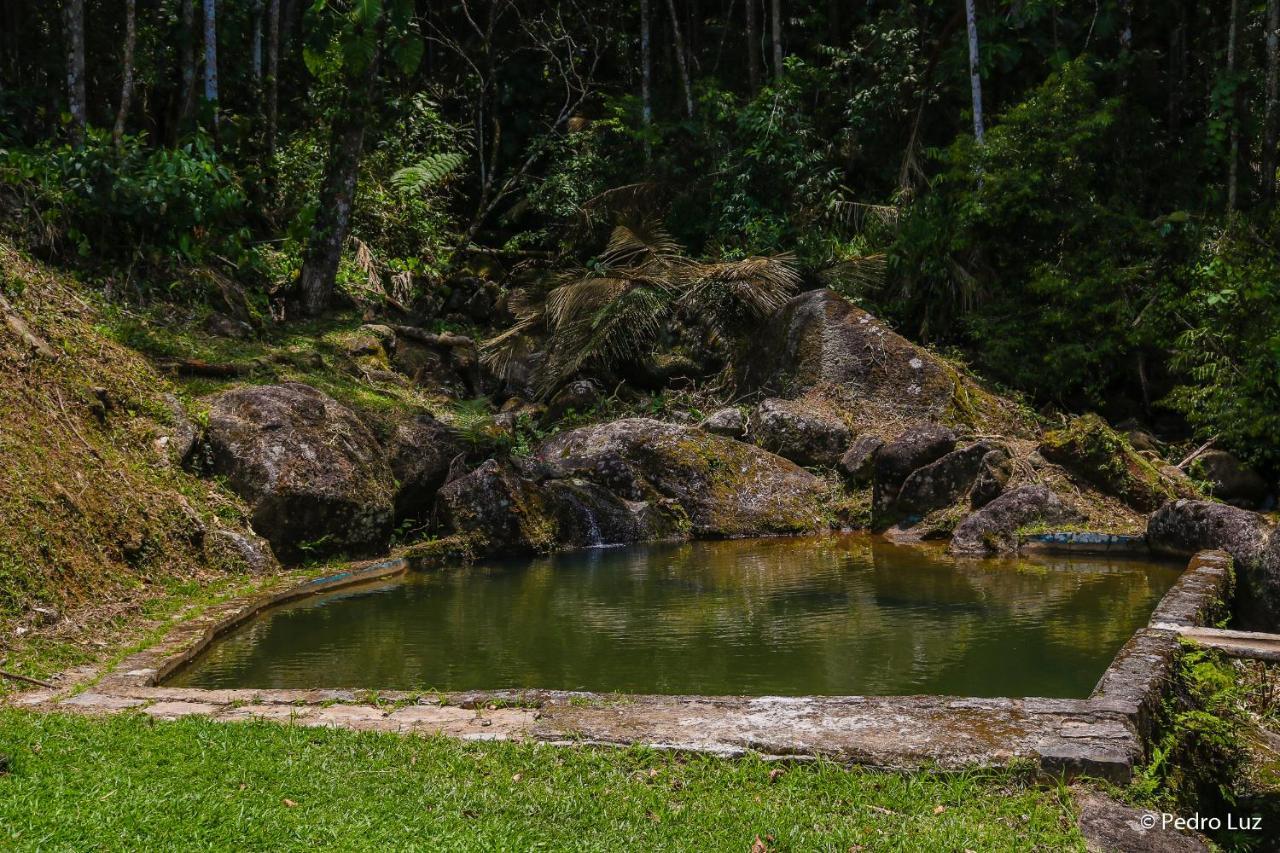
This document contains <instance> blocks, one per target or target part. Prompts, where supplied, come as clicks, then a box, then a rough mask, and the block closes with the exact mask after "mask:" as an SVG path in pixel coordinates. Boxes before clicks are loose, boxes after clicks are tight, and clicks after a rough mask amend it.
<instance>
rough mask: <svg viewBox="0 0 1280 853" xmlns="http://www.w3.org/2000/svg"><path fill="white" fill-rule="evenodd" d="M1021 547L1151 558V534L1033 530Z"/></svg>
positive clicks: (1042, 550)
mask: <svg viewBox="0 0 1280 853" xmlns="http://www.w3.org/2000/svg"><path fill="white" fill-rule="evenodd" d="M1020 549H1021V550H1023V551H1026V552H1030V553H1045V554H1111V555H1113V556H1134V557H1149V556H1150V555H1151V548H1150V546H1148V544H1147V537H1146V536H1145V535H1142V534H1130V533H1090V532H1087V531H1075V530H1069V531H1060V532H1049V533H1033V534H1031V535H1030V536H1027V537H1025V538H1024V539H1023V540H1022V541H1021V543H1020Z"/></svg>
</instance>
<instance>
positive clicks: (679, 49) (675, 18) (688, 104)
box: [667, 0, 693, 118]
mask: <svg viewBox="0 0 1280 853" xmlns="http://www.w3.org/2000/svg"><path fill="white" fill-rule="evenodd" d="M667 11H669V12H670V13H671V35H672V38H673V39H674V40H675V50H676V64H677V65H678V66H679V67H680V83H681V85H682V86H684V112H685V115H686V116H688V117H689V118H693V84H692V83H691V82H690V80H689V63H688V59H687V57H686V56H685V52H684V38H683V37H682V36H681V35H680V16H679V15H678V14H676V0H667Z"/></svg>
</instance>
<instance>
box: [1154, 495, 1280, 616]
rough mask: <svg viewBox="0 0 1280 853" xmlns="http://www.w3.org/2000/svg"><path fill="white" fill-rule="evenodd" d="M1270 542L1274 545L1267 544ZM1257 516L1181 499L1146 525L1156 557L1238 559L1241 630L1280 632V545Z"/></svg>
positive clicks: (1161, 509)
mask: <svg viewBox="0 0 1280 853" xmlns="http://www.w3.org/2000/svg"><path fill="white" fill-rule="evenodd" d="M1268 540H1270V542H1268ZM1276 540H1277V536H1276V535H1275V534H1274V533H1273V532H1272V529H1271V525H1269V524H1268V523H1267V521H1266V519H1265V518H1263V517H1262V516H1261V515H1258V514H1257V513H1256V512H1250V511H1249V510H1246V509H1240V508H1239V507H1234V506H1230V505H1228V504H1220V503H1212V502H1210V501H1191V500H1176V501H1170V502H1168V503H1167V504H1165V505H1164V506H1162V507H1160V509H1159V510H1157V511H1156V512H1155V513H1153V514H1152V516H1151V518H1150V519H1149V520H1148V521H1147V544H1148V545H1149V546H1150V547H1151V549H1152V550H1153V551H1155V552H1157V553H1161V554H1167V555H1169V556H1175V557H1190V556H1191V555H1192V554H1194V553H1196V552H1197V551H1202V550H1205V549H1215V550H1221V551H1226V552H1227V553H1228V554H1230V555H1231V558H1232V559H1233V560H1234V561H1235V573H1236V601H1235V608H1234V609H1235V613H1236V616H1237V618H1238V619H1239V622H1240V624H1241V626H1242V627H1245V628H1253V629H1257V630H1263V631H1277V630H1280V543H1277V541H1276Z"/></svg>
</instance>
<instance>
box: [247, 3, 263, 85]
mask: <svg viewBox="0 0 1280 853" xmlns="http://www.w3.org/2000/svg"><path fill="white" fill-rule="evenodd" d="M249 68H250V71H251V72H252V74H253V82H254V83H256V84H257V85H258V86H259V87H261V85H262V0H254V2H253V43H252V44H251V45H250V49H249Z"/></svg>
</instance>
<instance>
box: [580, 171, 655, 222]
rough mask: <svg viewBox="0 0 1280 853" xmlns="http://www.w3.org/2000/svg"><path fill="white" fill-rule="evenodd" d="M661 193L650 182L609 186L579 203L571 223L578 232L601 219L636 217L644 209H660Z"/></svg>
mask: <svg viewBox="0 0 1280 853" xmlns="http://www.w3.org/2000/svg"><path fill="white" fill-rule="evenodd" d="M661 195H662V188H661V187H660V185H659V184H657V183H655V182H653V181H639V182H637V183H634V184H625V185H623V186H620V187H612V188H610V189H607V190H605V191H604V192H601V193H598V194H597V195H595V196H592V197H591V198H589V199H587V200H586V201H584V202H583V203H582V204H580V205H579V206H578V211H577V217H576V219H577V221H576V223H575V224H576V225H577V227H578V229H579V230H581V231H590V230H593V229H594V228H595V226H596V225H598V224H600V223H604V222H620V221H621V222H625V221H632V220H636V219H640V218H642V217H643V215H644V213H645V212H646V211H647V212H650V213H652V212H653V211H655V210H660V209H661V208H662V206H663V205H662V203H661V198H660V196H661Z"/></svg>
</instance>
